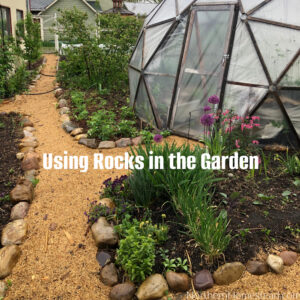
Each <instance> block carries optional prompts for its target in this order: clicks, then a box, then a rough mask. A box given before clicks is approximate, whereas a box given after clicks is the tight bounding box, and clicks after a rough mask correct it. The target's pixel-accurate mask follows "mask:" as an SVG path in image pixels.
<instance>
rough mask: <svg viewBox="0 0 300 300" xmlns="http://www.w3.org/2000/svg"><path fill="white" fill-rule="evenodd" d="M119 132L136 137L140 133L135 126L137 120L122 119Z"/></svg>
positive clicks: (122, 134)
mask: <svg viewBox="0 0 300 300" xmlns="http://www.w3.org/2000/svg"><path fill="white" fill-rule="evenodd" d="M118 134H119V135H121V136H127V137H136V136H137V134H138V131H137V129H136V128H135V121H131V120H121V121H120V122H119V124H118Z"/></svg>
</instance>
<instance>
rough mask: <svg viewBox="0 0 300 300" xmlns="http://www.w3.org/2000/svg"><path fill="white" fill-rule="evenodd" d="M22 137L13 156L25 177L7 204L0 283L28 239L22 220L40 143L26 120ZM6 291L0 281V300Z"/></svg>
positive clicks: (30, 197)
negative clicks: (11, 206)
mask: <svg viewBox="0 0 300 300" xmlns="http://www.w3.org/2000/svg"><path fill="white" fill-rule="evenodd" d="M21 123H22V128H23V134H24V137H23V138H22V139H21V140H20V141H19V145H18V146H19V149H20V152H18V153H17V154H16V157H17V159H19V160H20V161H21V168H22V170H23V172H24V175H23V176H22V177H20V178H19V180H18V182H17V184H16V186H15V187H14V188H13V189H12V190H11V192H10V201H12V202H13V203H15V205H14V206H13V208H12V210H11V215H10V222H9V223H8V224H6V226H5V227H4V228H3V231H2V235H1V245H2V246H3V248H1V249H0V280H2V279H5V278H6V277H7V276H9V275H10V274H11V273H12V270H13V268H14V267H15V265H16V264H17V262H18V259H19V257H20V255H21V248H20V247H19V245H21V244H23V242H24V241H25V240H26V237H27V231H28V226H27V222H26V221H25V217H26V216H27V214H28V211H29V208H30V203H31V202H32V201H33V198H34V187H35V185H36V183H37V179H36V177H35V176H36V175H38V170H39V168H40V166H39V162H40V158H39V155H38V154H37V153H36V152H35V149H36V147H38V145H39V143H38V141H37V138H36V137H35V136H34V132H35V131H36V129H35V128H34V125H33V123H32V122H31V121H30V120H29V119H28V116H23V117H22V119H21ZM7 289H8V287H7V286H6V283H5V282H4V281H0V299H3V298H4V297H5V294H6V291H7Z"/></svg>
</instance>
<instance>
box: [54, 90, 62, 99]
mask: <svg viewBox="0 0 300 300" xmlns="http://www.w3.org/2000/svg"><path fill="white" fill-rule="evenodd" d="M63 93H64V90H63V89H57V90H56V91H55V94H54V95H55V97H56V98H59V97H60V96H62V95H63Z"/></svg>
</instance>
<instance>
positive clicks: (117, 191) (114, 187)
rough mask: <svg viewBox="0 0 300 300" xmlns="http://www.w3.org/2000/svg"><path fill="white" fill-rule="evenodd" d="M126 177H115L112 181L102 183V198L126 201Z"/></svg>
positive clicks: (109, 179)
mask: <svg viewBox="0 0 300 300" xmlns="http://www.w3.org/2000/svg"><path fill="white" fill-rule="evenodd" d="M127 180H128V176H126V175H123V176H121V177H120V178H119V177H116V178H115V179H114V180H112V179H111V178H108V179H106V180H105V181H103V185H104V189H103V192H102V196H103V197H106V198H111V199H113V200H115V199H126V198H127V197H128V194H129V190H128V182H127Z"/></svg>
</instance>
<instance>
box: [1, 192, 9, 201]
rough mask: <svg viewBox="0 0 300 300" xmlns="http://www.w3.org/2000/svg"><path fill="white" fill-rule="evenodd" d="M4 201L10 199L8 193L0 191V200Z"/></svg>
mask: <svg viewBox="0 0 300 300" xmlns="http://www.w3.org/2000/svg"><path fill="white" fill-rule="evenodd" d="M2 201H3V202H4V201H10V197H9V195H8V194H7V195H5V194H4V193H1V194H0V202H2Z"/></svg>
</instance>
